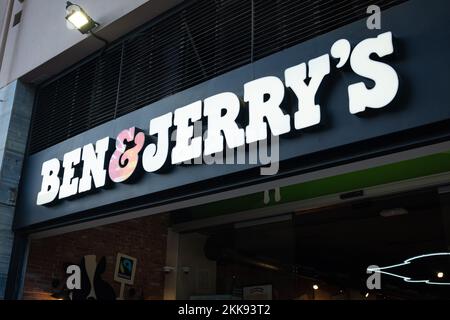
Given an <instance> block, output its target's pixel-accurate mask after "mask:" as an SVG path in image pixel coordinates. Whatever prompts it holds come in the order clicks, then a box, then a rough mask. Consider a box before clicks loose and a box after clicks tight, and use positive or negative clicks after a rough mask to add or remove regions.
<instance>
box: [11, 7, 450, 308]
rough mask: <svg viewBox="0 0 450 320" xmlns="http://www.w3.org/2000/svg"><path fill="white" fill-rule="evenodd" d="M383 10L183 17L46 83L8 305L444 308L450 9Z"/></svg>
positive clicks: (178, 13)
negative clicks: (406, 265)
mask: <svg viewBox="0 0 450 320" xmlns="http://www.w3.org/2000/svg"><path fill="white" fill-rule="evenodd" d="M370 4H371V3H367V4H366V3H363V2H359V1H358V2H357V3H356V2H353V1H342V3H340V4H339V5H337V4H329V3H326V1H325V2H324V1H312V2H308V3H306V2H305V3H299V2H295V1H276V2H268V1H220V2H214V3H213V2H209V1H186V2H183V3H181V4H180V5H178V6H175V7H174V8H172V9H171V10H169V11H168V12H166V13H164V14H162V15H160V16H158V17H156V18H155V19H152V20H151V21H150V22H148V23H147V24H146V25H145V26H144V27H141V28H138V29H136V30H134V31H132V32H131V33H130V34H128V35H126V36H125V37H124V38H122V39H119V40H117V41H115V42H113V43H112V44H110V45H109V46H108V47H107V48H106V49H104V50H101V51H99V52H97V53H95V54H94V55H92V56H89V57H87V58H86V59H84V60H83V61H81V62H79V63H77V64H75V65H73V66H72V67H70V68H68V69H67V70H66V71H64V72H62V73H61V74H58V75H57V76H55V77H52V78H50V79H49V80H47V81H45V82H44V83H42V84H40V85H39V86H38V87H37V88H36V96H35V101H34V108H33V116H32V118H31V129H30V136H29V138H28V148H27V152H26V153H25V158H24V165H23V170H22V173H21V179H20V188H19V191H18V197H17V202H16V206H15V214H14V226H13V228H14V235H15V245H14V251H13V258H12V262H11V266H10V269H9V275H8V281H9V282H8V286H7V289H8V293H7V294H8V295H9V297H11V298H25V299H62V298H63V299H66V298H69V297H70V298H77V299H86V298H89V297H92V292H93V291H92V288H93V287H95V288H96V289H95V291H96V293H95V297H96V298H98V299H102V298H104V299H108V298H117V297H120V298H123V299H219V298H221V299H252V298H261V299H265V298H272V299H307V300H310V299H364V298H366V299H368V298H369V297H370V299H378V298H383V299H386V298H392V299H405V298H419V297H422V298H436V297H439V298H442V297H448V290H447V288H448V287H447V284H446V280H445V279H446V277H447V275H450V272H448V271H447V270H448V266H449V264H448V260H447V259H448V257H447V256H446V255H445V254H446V253H447V252H448V251H449V242H448V232H449V231H450V230H449V221H450V220H449V218H448V217H449V214H450V213H449V211H448V208H449V202H448V200H449V199H448V193H449V190H448V185H449V181H450V180H449V177H450V161H449V150H450V141H449V137H450V129H449V128H450V127H449V123H450V122H449V121H450V109H449V108H448V107H447V104H448V99H447V90H446V89H447V87H448V84H449V83H450V79H449V77H450V64H449V63H448V61H447V60H448V58H447V56H448V51H449V50H450V47H449V43H448V41H447V40H446V39H448V36H449V35H448V30H450V28H449V22H448V21H449V20H448V12H449V10H448V9H450V8H449V5H448V4H447V2H446V1H436V3H435V4H433V5H428V4H425V3H424V2H423V1H420V0H410V1H378V3H377V4H378V5H379V6H380V7H381V8H382V13H381V20H380V23H381V24H380V28H376V27H374V28H371V27H370V23H369V21H368V19H369V18H370V17H371V15H370V14H367V12H366V9H367V7H368V5H370ZM369 20H370V19H369ZM415 21H420V23H413V22H415ZM438 254H439V255H438ZM121 256H124V257H126V258H124V259H125V260H126V261H127V263H129V266H133V267H134V269H133V272H132V275H129V277H130V279H126V280H124V279H125V278H124V277H122V278H120V273H121V271H120V270H121V269H120V263H121V261H122V260H121V259H122V258H121ZM414 257H422V258H428V257H432V258H437V260H433V262H432V263H431V264H432V266H433V267H432V268H431V269H430V270H431V271H430V270H428V269H427V268H428V267H426V268H425V269H426V270H427V272H431V274H430V275H426V276H425V275H424V274H423V273H424V272H425V271H423V270H425V269H417V270H416V269H414V270H413V271H411V270H409V271H411V272H413V274H414V275H415V276H417V277H418V279H419V281H418V282H417V283H415V282H414V279H415V277H414V276H405V277H404V278H401V277H400V278H399V277H397V278H395V277H392V279H391V278H389V275H387V274H383V278H382V279H383V281H385V282H384V284H385V285H383V289H378V288H377V290H378V291H377V290H375V291H372V290H373V288H369V287H368V284H367V283H368V282H366V280H367V278H368V277H369V276H370V275H371V274H370V272H367V270H368V268H369V267H370V266H374V265H377V266H389V265H395V264H401V263H402V262H403V261H406V260H407V259H409V258H414ZM127 259H128V260H127ZM125 260H124V261H125ZM80 261H81V262H80ZM93 261H94V262H93ZM414 261H415V260H414ZM436 261H438V262H436ZM70 265H80V266H82V269H83V270H85V272H86V274H85V276H84V278H83V279H84V281H88V280H86V279H91V278H89V273H90V272H91V273H92V274H93V275H94V274H95V279H97V280H95V281H97V282H95V281H94V280H91V282H90V285H87V286H88V287H90V288H91V290H88V289H85V288H83V289H84V291H83V290H81V292H80V291H72V292H69V291H70V290H68V289H67V288H66V286H65V281H66V278H67V273H66V272H65V271H66V270H67V267H68V266H70ZM89 266H90V267H89ZM117 268H119V269H117ZM369 269H370V268H369ZM89 270H91V271H89ZM92 270H95V271H92ZM380 270H384V269H380ZM369 271H370V270H369ZM438 275H439V276H438ZM441 275H442V277H441ZM427 277H428V278H427ZM433 277H437V278H436V279H434V278H433ZM92 279H93V278H92ZM402 281H403V282H402ZM427 281H428V282H427ZM94 282H95V283H96V284H95V285H94ZM433 284H434V285H433ZM83 287H84V286H83Z"/></svg>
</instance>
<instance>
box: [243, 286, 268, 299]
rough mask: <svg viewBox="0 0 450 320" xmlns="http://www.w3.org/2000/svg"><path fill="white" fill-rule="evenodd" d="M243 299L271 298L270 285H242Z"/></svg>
mask: <svg viewBox="0 0 450 320" xmlns="http://www.w3.org/2000/svg"><path fill="white" fill-rule="evenodd" d="M243 296H244V300H272V285H265V286H252V287H244V290H243Z"/></svg>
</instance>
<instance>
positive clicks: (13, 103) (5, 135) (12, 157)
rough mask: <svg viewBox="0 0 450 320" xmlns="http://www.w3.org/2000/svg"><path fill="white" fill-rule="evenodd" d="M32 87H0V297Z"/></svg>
mask: <svg viewBox="0 0 450 320" xmlns="http://www.w3.org/2000/svg"><path fill="white" fill-rule="evenodd" d="M33 98H34V92H33V89H32V88H30V87H29V86H27V85H24V84H23V83H21V82H19V81H15V82H13V83H11V84H10V85H8V86H6V87H4V88H2V89H0V299H1V298H3V295H4V289H5V284H6V276H7V274H8V269H9V263H10V256H11V249H12V244H13V232H12V230H11V226H12V222H13V217H14V208H15V204H16V196H17V189H18V186H19V180H20V174H21V171H22V165H23V159H24V154H25V149H26V144H27V138H28V129H29V126H30V119H31V110H32V104H33Z"/></svg>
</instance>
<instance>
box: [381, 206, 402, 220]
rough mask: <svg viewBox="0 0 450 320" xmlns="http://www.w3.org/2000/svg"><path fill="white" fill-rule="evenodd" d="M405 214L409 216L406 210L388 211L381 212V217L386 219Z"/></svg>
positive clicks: (395, 209)
mask: <svg viewBox="0 0 450 320" xmlns="http://www.w3.org/2000/svg"><path fill="white" fill-rule="evenodd" d="M405 214H408V210H406V209H405V208H394V209H387V210H383V211H381V212H380V216H382V217H384V218H390V217H396V216H403V215H405Z"/></svg>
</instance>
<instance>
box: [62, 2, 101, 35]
mask: <svg viewBox="0 0 450 320" xmlns="http://www.w3.org/2000/svg"><path fill="white" fill-rule="evenodd" d="M66 20H67V21H68V22H70V24H71V25H73V26H74V27H75V28H76V29H78V31H80V32H81V33H83V34H86V33H89V32H90V31H92V29H94V28H96V27H98V26H99V24H98V23H97V22H95V21H94V20H93V19H92V18H91V17H90V16H89V15H88V14H87V13H86V11H84V10H83V8H81V7H80V6H79V5H77V4H73V3H72V2H70V1H67V5H66Z"/></svg>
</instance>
